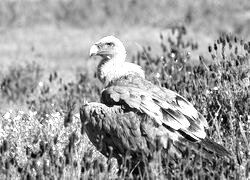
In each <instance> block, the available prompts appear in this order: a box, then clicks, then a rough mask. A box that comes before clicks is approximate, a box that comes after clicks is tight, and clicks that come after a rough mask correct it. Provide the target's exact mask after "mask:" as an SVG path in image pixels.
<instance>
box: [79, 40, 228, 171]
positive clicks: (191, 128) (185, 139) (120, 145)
mask: <svg viewBox="0 0 250 180" xmlns="http://www.w3.org/2000/svg"><path fill="white" fill-rule="evenodd" d="M89 55H90V57H93V56H100V57H101V61H100V63H99V65H98V67H97V76H98V78H99V80H100V81H101V82H102V83H103V85H104V89H103V90H102V92H101V98H100V101H101V102H100V103H98V102H90V103H88V102H86V103H85V104H84V105H82V107H81V108H80V118H81V122H82V125H83V129H84V131H85V132H86V134H87V136H88V137H89V139H90V141H91V142H92V143H93V144H94V146H95V147H96V148H97V149H98V150H99V151H100V152H101V153H102V154H103V155H105V156H106V157H108V158H110V157H115V158H116V159H117V161H118V164H120V165H121V164H122V163H124V159H125V157H129V159H130V162H131V166H136V165H138V164H140V163H141V162H142V163H146V162H148V161H149V160H150V159H151V158H152V157H153V153H154V152H155V151H156V150H157V149H159V147H161V149H163V150H165V151H166V153H168V154H169V156H172V157H182V156H181V155H182V153H183V152H182V150H183V148H182V145H183V144H184V145H186V144H187V143H188V144H189V145H194V146H195V145H197V147H202V148H203V149H205V150H206V151H207V152H209V153H211V154H217V155H219V156H229V155H230V153H229V152H228V151H227V150H226V149H225V148H224V147H223V146H221V145H219V144H217V143H216V142H213V141H212V140H210V139H209V138H208V137H206V131H205V129H206V128H208V123H207V121H206V119H205V118H204V116H203V115H202V114H201V113H199V112H198V111H197V110H196V109H195V108H194V106H193V105H192V104H191V103H190V102H188V101H187V100H186V99H185V98H184V97H182V96H181V95H179V94H177V93H176V92H174V91H172V90H169V89H166V88H164V87H160V86H157V85H155V84H153V83H151V82H150V81H148V80H147V79H146V78H145V74H144V71H143V70H142V68H141V67H140V66H139V65H136V64H134V63H130V62H126V61H125V60H126V50H125V47H124V45H123V43H122V42H121V41H120V40H119V39H118V38H116V37H114V36H107V37H104V38H102V39H100V40H99V41H97V42H96V43H94V44H93V45H92V46H91V48H90V54H89Z"/></svg>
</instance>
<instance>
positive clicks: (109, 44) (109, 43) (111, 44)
mask: <svg viewBox="0 0 250 180" xmlns="http://www.w3.org/2000/svg"><path fill="white" fill-rule="evenodd" d="M106 44H107V45H108V46H114V44H113V43H111V42H108V43H106Z"/></svg>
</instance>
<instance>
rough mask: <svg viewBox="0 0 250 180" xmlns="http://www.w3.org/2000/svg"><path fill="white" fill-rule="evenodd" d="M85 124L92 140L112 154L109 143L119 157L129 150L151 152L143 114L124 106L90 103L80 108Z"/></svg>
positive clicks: (103, 150) (83, 123)
mask: <svg viewBox="0 0 250 180" xmlns="http://www.w3.org/2000/svg"><path fill="white" fill-rule="evenodd" d="M80 118H81V121H82V125H83V127H84V129H85V131H86V133H87V135H88V137H89V139H90V140H91V142H92V143H93V144H94V145H95V146H96V147H97V149H98V150H100V151H101V152H102V153H103V154H104V155H106V156H107V157H109V155H110V152H109V151H110V149H109V148H110V147H112V148H113V149H112V151H113V152H112V153H113V155H114V156H116V157H117V158H118V157H119V155H125V154H126V152H127V151H132V152H134V153H135V152H141V151H143V152H144V153H145V154H148V153H149V151H150V149H149V147H148V142H150V141H148V140H147V137H146V136H143V135H142V132H141V128H140V126H141V124H140V120H141V119H142V118H143V117H142V116H139V115H138V114H136V113H134V112H132V111H130V112H124V111H123V109H121V106H113V107H108V106H106V105H104V104H102V103H94V102H92V103H87V104H85V105H84V106H82V107H81V108H80Z"/></svg>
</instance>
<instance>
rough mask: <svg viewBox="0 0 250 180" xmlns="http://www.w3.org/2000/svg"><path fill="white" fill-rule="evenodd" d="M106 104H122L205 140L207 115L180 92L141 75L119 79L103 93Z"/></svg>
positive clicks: (170, 126)
mask: <svg viewBox="0 0 250 180" xmlns="http://www.w3.org/2000/svg"><path fill="white" fill-rule="evenodd" d="M101 100H102V102H103V103H105V104H106V105H109V106H112V105H122V106H124V108H131V109H133V110H137V111H139V112H141V113H146V114H147V115H148V116H150V117H152V118H153V119H154V120H155V121H156V123H158V124H160V125H163V126H165V127H168V128H171V129H173V130H175V131H178V132H179V133H181V134H182V135H183V136H188V137H191V138H192V139H194V140H200V139H204V138H205V137H206V133H205V130H204V128H206V127H207V126H208V125H207V122H206V120H205V118H204V117H203V116H202V115H201V114H200V113H199V112H198V111H197V110H196V109H195V108H194V107H193V105H192V104H191V103H189V102H188V101H187V100H186V99H185V98H184V97H182V96H180V95H179V94H177V93H175V92H173V91H171V90H168V89H166V88H162V87H159V86H156V85H154V84H152V83H151V82H149V81H148V80H146V79H144V78H141V77H139V76H133V75H129V76H126V77H123V78H120V79H118V80H117V81H115V82H113V83H112V84H110V85H109V86H107V87H106V88H105V89H104V90H103V92H102V98H101Z"/></svg>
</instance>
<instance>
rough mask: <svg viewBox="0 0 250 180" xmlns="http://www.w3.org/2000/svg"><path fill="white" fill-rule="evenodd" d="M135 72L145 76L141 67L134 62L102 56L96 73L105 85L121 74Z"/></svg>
mask: <svg viewBox="0 0 250 180" xmlns="http://www.w3.org/2000/svg"><path fill="white" fill-rule="evenodd" d="M129 74H136V75H139V76H141V77H143V78H144V77H145V74H144V71H143V70H142V68H141V67H140V66H138V65H136V64H133V63H129V62H125V61H119V60H117V59H116V58H112V59H109V58H103V59H102V60H101V62H100V63H99V65H98V68H97V75H98V78H99V80H100V81H101V82H102V83H103V84H104V85H105V86H106V85H108V84H109V83H110V82H111V81H114V80H116V79H118V78H120V77H122V76H126V75H129Z"/></svg>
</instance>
